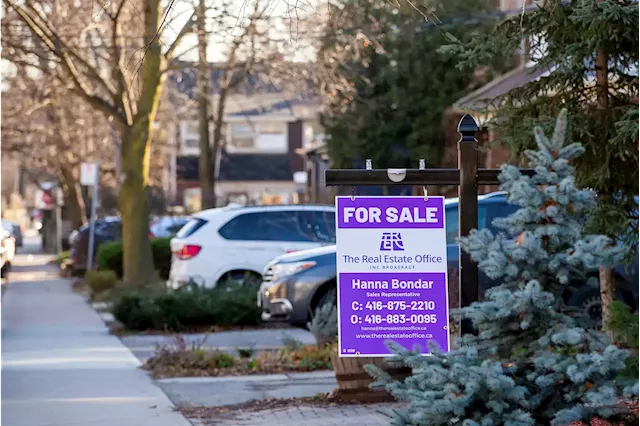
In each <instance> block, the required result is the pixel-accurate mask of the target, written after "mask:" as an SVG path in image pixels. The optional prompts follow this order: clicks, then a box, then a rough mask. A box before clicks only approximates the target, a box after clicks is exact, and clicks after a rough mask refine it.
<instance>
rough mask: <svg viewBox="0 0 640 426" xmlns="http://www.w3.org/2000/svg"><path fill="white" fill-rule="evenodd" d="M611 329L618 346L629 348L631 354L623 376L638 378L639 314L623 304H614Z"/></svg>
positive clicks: (617, 302) (618, 302)
mask: <svg viewBox="0 0 640 426" xmlns="http://www.w3.org/2000/svg"><path fill="white" fill-rule="evenodd" d="M609 328H610V329H611V331H612V332H613V335H614V338H615V341H616V343H617V345H618V346H620V347H623V348H628V349H630V352H631V356H629V358H627V360H626V364H627V367H626V368H625V370H623V371H622V374H623V376H625V377H628V378H636V377H638V374H639V373H640V371H638V370H639V369H638V313H637V312H636V313H633V312H631V308H630V307H629V306H628V305H627V304H625V303H623V302H620V301H615V302H613V304H612V305H611V319H610V321H609Z"/></svg>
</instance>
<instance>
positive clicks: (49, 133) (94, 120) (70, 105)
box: [2, 73, 112, 228]
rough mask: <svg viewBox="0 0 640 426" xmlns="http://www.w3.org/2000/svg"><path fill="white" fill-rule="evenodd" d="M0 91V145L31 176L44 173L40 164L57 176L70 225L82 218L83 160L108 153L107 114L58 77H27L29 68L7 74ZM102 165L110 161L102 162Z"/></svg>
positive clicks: (110, 150)
mask: <svg viewBox="0 0 640 426" xmlns="http://www.w3.org/2000/svg"><path fill="white" fill-rule="evenodd" d="M5 84H6V85H7V89H6V90H4V91H3V94H2V136H3V145H2V148H3V151H4V153H6V154H9V155H11V156H13V157H16V158H21V159H22V160H23V163H25V164H28V166H29V168H30V170H33V171H35V173H30V174H29V175H30V177H31V178H32V179H31V180H34V181H36V182H35V183H38V184H39V183H42V182H38V181H39V180H42V179H44V178H45V177H44V176H42V174H41V173H39V172H38V170H46V171H48V172H49V173H52V174H53V175H55V176H56V177H57V180H58V182H59V183H60V187H61V189H62V191H63V195H64V202H65V206H66V207H67V211H68V214H69V219H70V221H71V223H72V225H73V226H74V227H75V228H77V227H80V226H81V225H83V224H84V223H85V221H86V207H85V203H84V199H83V197H82V191H81V187H80V182H79V169H80V163H81V162H82V161H87V160H88V159H92V160H95V159H97V158H111V157H112V156H111V155H110V154H111V152H112V146H111V144H110V141H109V139H108V134H107V132H106V120H105V119H104V117H103V116H101V115H98V114H97V113H96V112H95V111H94V110H92V109H91V108H89V107H88V106H87V105H85V104H84V103H82V102H80V101H79V99H78V98H77V96H76V95H75V94H74V93H73V92H71V91H70V90H69V89H67V88H65V87H64V86H61V85H60V84H59V82H57V81H55V80H51V79H46V78H45V79H42V78H38V79H35V78H31V77H29V76H28V73H22V74H19V75H16V76H14V77H6V76H5ZM105 166H106V168H108V167H109V166H110V164H109V163H107V164H105Z"/></svg>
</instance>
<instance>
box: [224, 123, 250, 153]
mask: <svg viewBox="0 0 640 426" xmlns="http://www.w3.org/2000/svg"><path fill="white" fill-rule="evenodd" d="M229 127H230V130H231V145H232V146H234V147H236V148H253V147H254V131H253V127H252V126H251V125H249V124H231V125H230V126H229Z"/></svg>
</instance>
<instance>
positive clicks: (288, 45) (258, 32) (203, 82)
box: [196, 0, 295, 209]
mask: <svg viewBox="0 0 640 426" xmlns="http://www.w3.org/2000/svg"><path fill="white" fill-rule="evenodd" d="M272 8H273V3H272V2H270V1H264V0H248V1H246V2H244V3H243V4H242V7H240V8H239V10H236V9H237V4H236V3H234V2H230V1H222V2H217V3H216V5H215V6H214V7H210V8H206V6H205V4H204V1H203V0H200V2H199V4H198V6H197V8H196V10H197V15H198V17H199V18H198V22H199V23H200V24H199V30H198V67H197V68H198V90H197V99H198V108H199V114H198V121H199V126H198V127H199V150H200V154H199V181H200V188H201V197H202V207H203V208H205V209H206V208H213V207H216V204H217V200H216V195H215V194H216V178H215V177H216V175H217V169H216V168H217V164H219V158H220V155H221V151H222V149H223V147H224V137H225V133H224V124H225V123H224V118H225V114H226V107H227V102H228V101H229V97H230V96H231V95H232V94H233V93H234V91H235V90H236V89H237V88H238V86H240V85H241V84H242V83H243V82H244V81H246V79H247V78H248V77H249V76H250V75H251V74H252V73H254V72H255V73H259V74H260V75H261V76H263V77H264V76H269V75H270V74H275V73H274V71H275V70H277V69H280V70H282V69H284V68H285V67H284V66H282V64H283V62H286V60H285V58H286V56H287V54H288V53H291V51H293V50H295V44H293V43H292V40H291V39H290V38H289V39H288V38H287V37H286V36H285V37H283V36H282V33H283V32H284V33H285V34H287V32H286V28H287V25H288V24H290V22H289V21H290V19H286V18H283V17H282V16H278V15H276V14H274V13H273V10H272ZM207 11H208V12H209V16H208V18H210V19H209V20H208V21H209V22H210V25H209V27H210V28H208V29H207V28H205V21H206V19H205V17H207ZM209 41H212V42H213V45H215V46H221V51H220V54H221V56H222V57H223V59H222V60H221V61H217V62H216V63H215V65H214V67H216V68H218V71H219V79H218V80H217V81H216V82H215V86H216V92H217V94H216V96H215V98H214V97H211V94H210V91H209V87H210V84H209V83H210V82H209V79H210V75H211V67H210V65H209V63H208V61H207V60H206V49H207V45H208V44H209ZM212 103H213V104H214V105H213V111H212V114H211V115H210V114H209V106H210V105H211V104H212ZM211 122H213V123H212V124H213V138H212V143H210V138H209V131H210V123H211Z"/></svg>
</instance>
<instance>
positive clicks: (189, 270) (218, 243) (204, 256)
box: [167, 205, 335, 289]
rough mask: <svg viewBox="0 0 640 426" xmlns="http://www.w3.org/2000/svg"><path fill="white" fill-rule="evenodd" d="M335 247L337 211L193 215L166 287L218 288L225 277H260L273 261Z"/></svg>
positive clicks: (271, 209) (239, 210)
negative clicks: (320, 248)
mask: <svg viewBox="0 0 640 426" xmlns="http://www.w3.org/2000/svg"><path fill="white" fill-rule="evenodd" d="M333 243H335V208H334V207H332V206H312V205H289V206H287V205H279V206H251V207H242V206H227V207H223V208H217V209H211V210H205V211H202V212H199V213H197V214H195V215H193V216H192V217H191V219H190V220H189V222H188V223H187V224H186V225H185V226H184V227H183V228H182V229H181V230H180V231H179V232H178V234H177V235H176V236H175V238H173V239H172V240H171V251H172V253H173V255H172V260H171V272H170V274H169V280H168V281H167V286H168V287H170V288H173V289H176V288H180V287H183V286H185V285H192V284H195V285H198V286H202V287H209V288H211V287H215V286H216V285H217V284H218V283H219V282H220V281H221V280H224V279H228V278H229V279H241V278H242V277H244V276H245V275H246V274H247V273H248V274H253V275H255V276H256V277H257V278H259V277H260V276H261V275H262V271H263V270H264V267H265V265H266V264H267V263H268V262H269V261H270V260H271V259H273V258H274V257H276V256H278V255H280V254H284V253H288V252H295V251H300V250H305V249H310V248H315V247H320V246H324V245H328V244H333Z"/></svg>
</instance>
